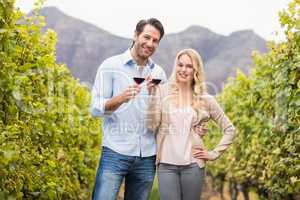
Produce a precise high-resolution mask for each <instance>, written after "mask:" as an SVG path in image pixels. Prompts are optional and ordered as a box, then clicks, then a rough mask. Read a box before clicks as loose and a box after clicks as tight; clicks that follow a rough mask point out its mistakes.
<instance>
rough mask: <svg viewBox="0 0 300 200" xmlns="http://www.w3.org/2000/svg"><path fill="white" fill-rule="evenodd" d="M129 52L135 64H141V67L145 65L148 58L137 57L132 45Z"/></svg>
mask: <svg viewBox="0 0 300 200" xmlns="http://www.w3.org/2000/svg"><path fill="white" fill-rule="evenodd" d="M130 54H131V56H132V58H133V60H134V61H135V62H136V64H137V65H139V66H142V67H143V66H146V63H147V61H148V59H143V58H141V57H139V56H138V55H137V53H136V51H135V49H134V47H132V48H131V49H130Z"/></svg>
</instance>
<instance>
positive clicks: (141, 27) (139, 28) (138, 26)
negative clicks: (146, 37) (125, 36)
mask: <svg viewBox="0 0 300 200" xmlns="http://www.w3.org/2000/svg"><path fill="white" fill-rule="evenodd" d="M147 24H150V25H152V26H154V27H155V28H156V29H157V30H158V31H159V32H160V37H159V40H161V38H162V37H163V36H164V34H165V31H164V27H163V25H162V24H161V22H160V21H159V20H158V19H155V18H150V19H147V20H145V19H142V20H140V21H139V22H138V23H137V24H136V27H135V32H136V34H137V35H140V34H141V33H142V32H143V31H144V28H145V26H146V25H147Z"/></svg>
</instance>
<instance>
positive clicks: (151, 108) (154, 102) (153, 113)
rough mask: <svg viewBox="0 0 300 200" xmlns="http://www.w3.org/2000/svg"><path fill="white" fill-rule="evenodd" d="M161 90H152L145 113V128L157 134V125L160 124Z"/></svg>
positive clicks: (156, 88) (157, 88)
mask: <svg viewBox="0 0 300 200" xmlns="http://www.w3.org/2000/svg"><path fill="white" fill-rule="evenodd" d="M161 115H162V108H161V88H160V86H157V87H155V88H153V92H152V94H151V95H149V102H148V108H147V113H146V127H147V128H148V129H150V130H152V131H153V132H154V133H156V132H157V129H158V127H159V125H160V124H161Z"/></svg>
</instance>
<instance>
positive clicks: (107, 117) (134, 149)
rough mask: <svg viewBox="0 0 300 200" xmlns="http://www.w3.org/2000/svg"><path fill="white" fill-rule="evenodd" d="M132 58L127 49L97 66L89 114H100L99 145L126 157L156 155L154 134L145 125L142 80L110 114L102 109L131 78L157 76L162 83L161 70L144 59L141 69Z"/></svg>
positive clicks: (126, 86)
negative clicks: (135, 92)
mask: <svg viewBox="0 0 300 200" xmlns="http://www.w3.org/2000/svg"><path fill="white" fill-rule="evenodd" d="M139 69H140V68H139V67H138V66H137V64H136V63H135V61H134V60H133V59H132V56H131V54H130V50H127V51H125V52H124V53H123V54H120V55H117V56H114V57H111V58H108V59H106V60H105V61H104V62H103V63H102V64H101V65H100V67H99V68H98V71H97V75H96V79H95V82H94V86H93V90H92V104H91V108H90V111H91V114H92V115H93V116H98V117H103V123H102V132H103V136H102V146H106V147H108V148H110V149H112V150H114V151H116V152H118V153H120V154H123V155H128V156H142V157H147V156H152V155H155V154H156V142H155V135H154V134H153V133H152V132H151V131H150V130H148V129H147V128H146V126H145V120H146V119H145V114H146V110H147V104H148V91H147V88H146V81H144V82H143V83H142V84H141V92H140V93H139V94H138V95H137V96H136V97H135V98H134V99H132V100H130V101H129V102H127V103H123V104H122V105H121V106H120V107H119V108H118V109H117V110H115V111H114V112H113V113H111V114H108V113H106V112H105V103H106V102H107V101H108V100H109V99H111V98H112V97H114V96H117V95H119V94H120V93H122V92H123V91H124V90H126V89H127V88H128V87H129V86H132V85H134V84H135V83H134V80H133V77H146V76H147V75H150V76H151V77H152V78H160V79H162V82H166V74H165V72H164V70H163V69H162V68H161V67H160V66H158V65H157V64H155V63H154V62H153V61H152V60H151V59H148V62H147V64H146V66H144V67H143V69H142V70H139Z"/></svg>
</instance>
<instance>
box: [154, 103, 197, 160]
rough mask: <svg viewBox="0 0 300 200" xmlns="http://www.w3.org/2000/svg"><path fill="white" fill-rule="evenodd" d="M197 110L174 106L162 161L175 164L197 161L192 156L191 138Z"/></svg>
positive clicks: (163, 148)
mask: <svg viewBox="0 0 300 200" xmlns="http://www.w3.org/2000/svg"><path fill="white" fill-rule="evenodd" d="M196 115H197V113H196V111H195V110H194V109H193V108H192V107H191V106H187V107H181V108H178V107H174V106H172V113H170V127H169V129H170V131H169V134H168V135H166V138H165V141H164V145H163V147H162V152H161V160H160V162H161V163H167V164H173V165H189V164H191V163H196V160H195V159H194V158H193V157H192V141H191V139H190V134H191V127H192V122H193V118H194V117H196Z"/></svg>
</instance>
